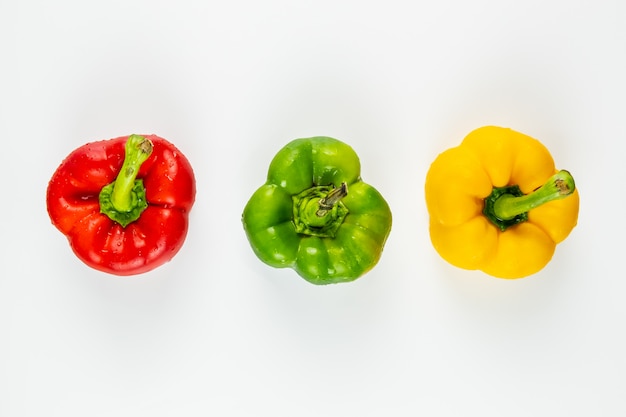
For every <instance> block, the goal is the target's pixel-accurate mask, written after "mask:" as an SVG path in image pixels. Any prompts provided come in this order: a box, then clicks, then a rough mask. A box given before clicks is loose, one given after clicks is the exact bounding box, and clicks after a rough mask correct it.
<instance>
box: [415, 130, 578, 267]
mask: <svg viewBox="0 0 626 417" xmlns="http://www.w3.org/2000/svg"><path fill="white" fill-rule="evenodd" d="M425 191H426V206H427V208H428V212H429V214H430V238H431V241H432V244H433V246H434V248H435V250H436V251H437V252H438V253H439V255H441V257H442V258H444V259H445V260H446V261H448V262H449V263H451V264H452V265H455V266H457V267H459V268H463V269H471V270H476V269H477V270H482V271H483V272H485V273H487V274H489V275H492V276H495V277H499V278H522V277H526V276H528V275H532V274H534V273H536V272H538V271H539V270H541V269H542V268H543V267H544V266H546V265H547V264H548V262H549V261H550V259H552V255H553V254H554V251H555V248H556V245H557V244H558V243H560V242H561V241H563V240H564V239H565V238H566V237H567V236H568V235H569V233H570V232H571V231H572V229H573V228H574V226H576V223H577V221H578V206H579V196H578V191H577V190H576V188H575V184H574V179H573V178H572V176H571V175H570V173H569V172H567V171H557V170H556V169H555V165H554V161H553V159H552V156H551V155H550V153H549V151H548V150H547V149H546V147H545V146H543V145H542V144H541V143H540V142H539V141H537V140H536V139H533V138H531V137H530V136H527V135H524V134H522V133H519V132H516V131H514V130H511V129H507V128H502V127H495V126H485V127H481V128H479V129H476V130H474V131H473V132H471V133H470V134H469V135H467V137H465V139H464V140H463V142H462V143H461V144H460V145H459V146H457V147H454V148H450V149H448V150H446V151H444V152H443V153H441V154H440V155H439V156H438V157H437V158H436V159H435V161H434V162H433V163H432V165H431V166H430V169H429V171H428V174H427V175H426V185H425ZM566 197H567V198H566Z"/></svg>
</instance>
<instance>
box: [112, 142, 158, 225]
mask: <svg viewBox="0 0 626 417" xmlns="http://www.w3.org/2000/svg"><path fill="white" fill-rule="evenodd" d="M151 153H152V142H150V140H148V139H147V138H144V137H143V136H139V135H131V136H129V137H128V139H127V140H126V147H125V154H124V163H123V164H122V168H121V169H120V172H119V173H118V174H117V178H116V179H115V181H114V182H112V183H110V184H108V185H105V186H104V187H102V190H100V195H99V201H100V212H101V213H103V214H106V215H107V216H108V217H109V218H110V219H111V220H113V221H115V222H117V223H119V224H120V225H122V227H126V226H127V225H129V224H130V223H132V222H134V221H135V220H137V219H139V216H141V213H142V212H143V211H144V210H145V209H146V208H147V207H148V201H147V200H146V188H145V187H144V186H143V180H142V179H137V174H138V173H139V168H140V167H141V164H143V163H144V162H145V161H146V159H148V157H149V156H150V154H151Z"/></svg>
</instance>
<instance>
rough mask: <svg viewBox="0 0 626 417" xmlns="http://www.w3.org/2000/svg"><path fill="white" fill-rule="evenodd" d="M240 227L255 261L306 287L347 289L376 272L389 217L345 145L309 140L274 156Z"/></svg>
mask: <svg viewBox="0 0 626 417" xmlns="http://www.w3.org/2000/svg"><path fill="white" fill-rule="evenodd" d="M242 221H243V226H244V230H245V232H246V234H247V237H248V240H249V242H250V245H251V246H252V249H253V250H254V253H255V254H256V255H257V256H258V257H259V259H260V260H261V261H263V262H265V263H266V264H268V265H270V266H272V267H276V268H285V267H289V268H293V269H294V270H295V271H296V272H297V273H298V274H299V275H300V276H302V277H303V278H304V279H306V280H307V281H309V282H311V283H313V284H331V283H338V282H348V281H353V280H355V279H357V278H359V277H360V276H362V275H363V274H365V273H366V272H367V271H369V270H370V269H371V268H373V267H374V265H376V263H377V262H378V260H379V259H380V256H381V254H382V250H383V246H384V244H385V241H386V240H387V237H388V236H389V232H390V231H391V210H390V209H389V206H388V205H387V202H386V201H385V200H384V199H383V197H382V196H381V195H380V193H379V192H378V191H377V190H376V189H375V188H374V187H372V186H370V185H368V184H366V183H364V182H363V181H362V180H361V163H360V161H359V157H358V156H357V154H356V152H355V151H354V150H353V149H352V148H351V147H350V146H349V145H347V144H345V143H343V142H341V141H339V140H337V139H333V138H329V137H313V138H307V139H296V140H294V141H292V142H290V143H288V144H287V145H286V146H285V147H284V148H282V149H281V150H280V151H279V152H278V153H277V154H276V156H275V157H274V159H273V160H272V162H271V163H270V167H269V171H268V175H267V182H266V183H265V184H264V185H262V186H261V187H260V188H259V189H258V190H257V191H256V192H255V193H254V194H253V195H252V197H251V198H250V200H249V201H248V203H247V204H246V206H245V208H244V211H243V215H242Z"/></svg>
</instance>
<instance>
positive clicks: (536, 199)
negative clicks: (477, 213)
mask: <svg viewBox="0 0 626 417" xmlns="http://www.w3.org/2000/svg"><path fill="white" fill-rule="evenodd" d="M575 189H576V185H575V183H574V178H573V177H572V175H571V174H570V173H569V172H568V171H565V170H561V171H559V172H557V173H556V174H554V175H553V176H551V177H550V178H549V179H548V181H546V183H545V184H544V185H542V186H541V187H539V188H538V189H536V190H535V191H533V192H532V193H530V194H524V193H522V192H521V191H520V189H519V187H518V186H517V185H511V186H507V187H501V188H494V189H493V191H492V193H491V195H490V196H489V197H487V198H486V199H485V207H484V209H483V214H484V215H485V216H486V217H487V218H488V219H489V220H491V222H492V223H493V224H495V225H496V226H497V227H498V228H500V230H502V231H504V230H506V229H507V228H508V227H510V226H513V225H515V224H518V223H521V222H524V221H526V220H528V212H529V211H530V210H532V209H534V208H536V207H539V206H540V205H542V204H545V203H548V202H550V201H554V200H560V199H562V198H565V197H567V196H569V195H571V194H572V193H573V192H574V190H575Z"/></svg>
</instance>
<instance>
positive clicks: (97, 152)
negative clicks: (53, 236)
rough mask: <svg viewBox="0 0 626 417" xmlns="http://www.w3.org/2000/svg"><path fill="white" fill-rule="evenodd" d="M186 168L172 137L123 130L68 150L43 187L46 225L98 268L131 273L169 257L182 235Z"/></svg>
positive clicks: (188, 190)
mask: <svg viewBox="0 0 626 417" xmlns="http://www.w3.org/2000/svg"><path fill="white" fill-rule="evenodd" d="M195 195H196V186H195V178H194V174H193V170H192V168H191V165H190V163H189V161H188V160H187V158H186V157H185V156H184V155H183V154H182V153H181V152H180V151H179V150H178V149H177V148H176V147H175V146H174V145H172V144H171V143H169V142H168V141H166V140H165V139H163V138H160V137H158V136H155V135H148V136H141V135H130V136H124V137H119V138H115V139H110V140H104V141H99V142H93V143H88V144H86V145H84V146H81V147H80V148H78V149H76V150H74V151H73V152H72V153H70V154H69V155H68V156H67V158H65V160H64V161H63V162H62V163H61V165H60V166H59V167H58V168H57V170H56V171H55V173H54V174H53V176H52V178H51V180H50V182H49V184H48V189H47V198H46V201H47V208H48V214H49V215H50V219H51V220H52V224H53V225H54V226H56V228H57V229H58V230H60V231H61V233H63V234H64V235H66V237H67V239H68V241H69V243H70V246H71V248H72V250H73V251H74V253H75V254H76V256H77V257H78V258H79V259H81V260H82V261H83V262H84V263H85V264H87V265H89V266H90V267H92V268H95V269H97V270H99V271H103V272H107V273H110V274H114V275H134V274H140V273H144V272H147V271H150V270H152V269H154V268H156V267H158V266H160V265H162V264H163V263H165V262H167V261H169V260H170V259H172V257H174V255H175V254H176V253H177V252H178V251H179V249H180V248H181V246H182V245H183V242H184V240H185V237H186V235H187V227H188V218H189V211H190V210H191V208H192V206H193V203H194V200H195Z"/></svg>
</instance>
